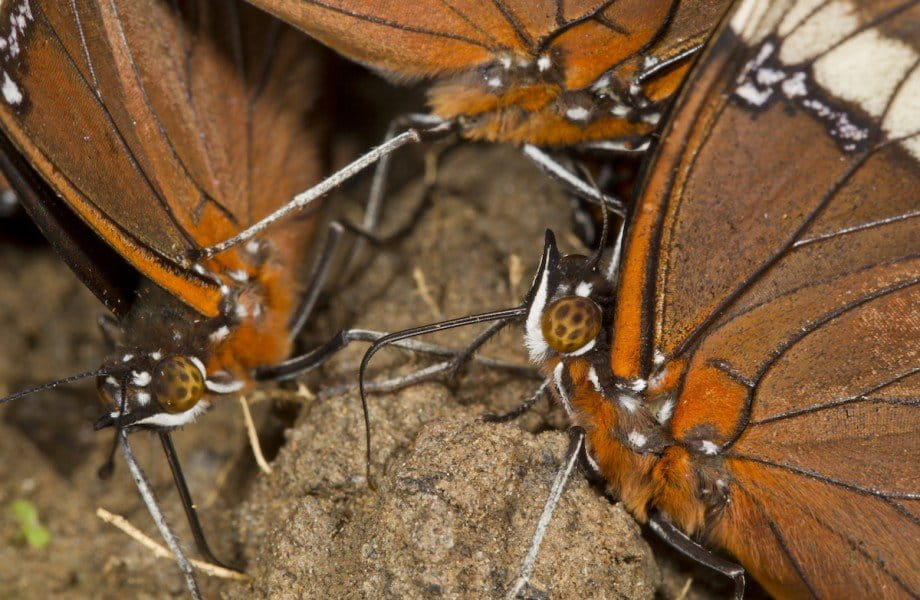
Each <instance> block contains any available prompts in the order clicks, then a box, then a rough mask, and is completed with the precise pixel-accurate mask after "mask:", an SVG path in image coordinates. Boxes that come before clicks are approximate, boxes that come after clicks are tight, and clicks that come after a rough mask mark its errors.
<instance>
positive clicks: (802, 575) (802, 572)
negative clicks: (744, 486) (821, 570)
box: [749, 494, 820, 598]
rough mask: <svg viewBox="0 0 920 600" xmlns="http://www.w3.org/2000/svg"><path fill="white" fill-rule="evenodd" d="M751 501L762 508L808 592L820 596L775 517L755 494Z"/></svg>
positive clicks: (778, 542) (762, 512) (761, 513)
mask: <svg viewBox="0 0 920 600" xmlns="http://www.w3.org/2000/svg"><path fill="white" fill-rule="evenodd" d="M749 498H750V499H751V502H753V503H754V504H756V505H757V508H758V509H760V515H761V517H763V520H764V521H765V522H766V523H767V526H768V527H769V528H770V532H771V533H772V534H773V537H774V538H775V539H776V544H777V545H778V546H779V547H780V550H782V551H783V554H785V555H786V558H787V559H788V560H789V564H790V565H792V568H793V569H794V570H795V573H796V575H798V576H799V579H801V580H802V583H803V584H805V587H806V588H808V592H809V593H810V594H811V595H812V597H814V598H820V596H819V595H818V592H817V591H816V590H815V586H814V585H812V583H811V580H810V579H809V578H808V575H806V574H805V569H803V568H802V565H801V564H800V563H799V561H798V560H796V558H795V556H793V555H792V550H790V549H789V544H787V543H786V538H784V537H783V534H782V533H780V531H779V527H777V525H776V523H775V522H774V521H773V519H771V518H770V516H769V515H767V510H766V508H764V506H763V505H762V504H761V503H760V502H758V501H757V500H756V499H755V498H754V497H753V496H750V494H749Z"/></svg>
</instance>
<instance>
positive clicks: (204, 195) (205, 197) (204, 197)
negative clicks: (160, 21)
mask: <svg viewBox="0 0 920 600" xmlns="http://www.w3.org/2000/svg"><path fill="white" fill-rule="evenodd" d="M228 5H229V6H234V7H235V6H236V5H235V4H232V3H228ZM113 10H115V8H114V7H113ZM118 26H119V28H121V19H120V18H119V19H118ZM121 37H122V39H123V40H125V52H127V53H128V55H129V56H131V61H130V64H131V72H132V73H134V77H135V79H136V81H137V83H138V89H140V90H141V92H142V94H143V95H142V98H143V100H144V104H145V105H146V106H147V110H148V111H149V113H150V116H151V118H152V119H153V122H154V123H155V124H156V126H157V130H158V131H159V132H160V138H161V140H162V141H163V144H164V145H165V146H166V147H167V148H169V152H170V154H171V155H172V157H173V158H174V159H175V161H176V163H177V164H178V165H179V166H180V167H182V172H183V173H185V176H186V178H187V179H188V181H189V182H190V183H191V184H192V185H193V186H194V187H195V189H197V190H198V193H199V194H201V199H200V201H201V202H205V203H210V204H213V205H214V206H215V207H216V208H217V209H218V210H219V211H220V212H221V213H222V214H223V215H224V216H225V217H226V218H227V219H228V220H229V221H230V222H231V223H233V224H234V225H236V226H239V220H238V219H237V217H236V216H235V215H234V214H233V213H232V212H231V211H230V210H229V209H228V208H227V207H226V206H224V205H223V203H221V202H220V201H219V200H217V199H216V198H214V197H213V196H211V195H210V194H209V193H208V192H207V191H205V189H204V187H203V186H202V185H201V183H200V182H199V181H198V180H197V179H195V177H194V176H193V175H192V172H191V170H190V169H189V168H188V165H187V164H186V163H185V161H184V160H182V156H181V155H180V154H179V152H178V150H176V146H175V144H173V141H172V139H171V138H170V137H169V134H168V132H167V131H166V128H165V127H164V126H163V122H162V121H161V120H160V116H159V114H157V112H156V110H154V106H153V103H151V101H150V97H149V96H148V95H147V90H146V89H145V88H144V86H143V85H141V82H142V81H143V80H142V78H141V75H140V73H139V72H138V70H137V63H136V62H135V60H134V57H133V56H132V55H131V46H130V45H129V44H128V43H127V36H126V35H125V34H124V31H123V30H122V31H121ZM186 48H189V45H188V44H186ZM190 64H191V52H190V51H189V50H186V65H187V66H186V69H187V70H186V78H185V82H186V83H188V82H189V81H191V77H192V74H191V72H190V70H189V66H188V65H190ZM186 93H187V98H188V105H189V108H191V111H192V115H193V118H194V119H195V121H196V127H195V128H196V129H197V130H198V131H203V128H201V127H200V126H198V125H197V124H198V123H200V122H201V117H200V115H199V114H198V110H197V108H196V105H195V102H194V96H193V95H192V87H191V86H186ZM199 139H200V141H201V144H203V145H204V152H202V155H203V156H202V158H203V160H204V161H205V162H206V163H207V165H208V172H210V173H213V172H214V166H213V163H212V162H211V156H212V150H211V148H210V147H209V146H208V138H207V136H201V137H200V138H199ZM167 208H168V207H167ZM170 214H172V212H171V209H170ZM176 226H177V227H178V229H179V230H180V231H181V232H182V234H183V236H184V237H185V238H186V239H187V240H188V241H189V244H190V245H191V246H192V248H193V249H200V248H201V244H200V243H199V242H198V240H196V239H195V238H193V237H192V236H191V235H190V234H189V233H188V232H187V231H186V230H185V228H184V227H181V226H180V225H179V224H178V223H177V225H176Z"/></svg>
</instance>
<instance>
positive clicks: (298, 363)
mask: <svg viewBox="0 0 920 600" xmlns="http://www.w3.org/2000/svg"><path fill="white" fill-rule="evenodd" d="M386 335H388V334H386V333H383V332H380V331H371V330H368V329H343V330H341V331H339V332H338V333H336V334H335V335H334V336H332V338H330V339H329V341H327V342H326V343H325V344H323V345H321V346H319V347H317V348H314V349H313V350H311V351H309V352H307V353H306V354H301V355H300V356H295V357H293V358H290V359H288V360H286V361H284V362H281V363H278V364H275V365H264V366H261V367H258V368H257V369H256V371H255V375H254V377H255V379H256V380H257V381H286V380H290V379H296V378H297V377H299V376H301V375H304V374H306V373H308V372H310V371H312V370H313V369H315V368H317V367H319V366H321V365H322V364H324V363H325V362H326V361H328V360H329V359H330V358H332V357H333V356H335V355H336V354H337V353H338V352H339V351H341V350H343V349H344V348H345V347H346V346H348V345H349V344H351V343H352V342H376V341H377V340H379V339H381V338H383V337H385V336H386ZM391 345H393V346H396V347H397V348H402V349H404V350H411V351H413V352H420V353H422V354H428V355H431V356H438V357H448V358H455V357H456V356H458V355H459V354H462V353H463V352H464V350H455V349H452V348H446V347H444V346H439V345H437V344H428V343H425V342H419V341H416V340H399V341H396V342H393V343H392V344H391ZM471 360H473V361H474V362H476V363H479V364H482V365H484V366H486V367H490V368H496V369H502V370H505V371H509V372H512V373H517V374H520V375H523V376H525V377H528V376H534V377H536V376H537V371H536V370H535V369H533V368H532V367H530V366H525V365H519V364H516V363H509V362H505V361H499V360H493V359H489V358H479V357H473V358H472V359H471ZM452 365H453V361H445V362H441V363H438V364H437V365H433V367H432V368H436V371H435V372H433V373H432V374H438V375H440V374H442V373H445V372H448V371H449V370H450V368H451V367H452ZM407 377H411V375H410V376H407ZM430 378H431V374H429V375H428V376H427V377H426V380H427V379H430ZM401 380H402V379H400V380H392V382H391V383H389V384H388V385H387V386H386V387H384V388H381V389H376V388H373V387H372V386H369V387H368V390H369V391H374V392H378V391H392V390H393V389H398V387H406V385H411V384H412V383H417V382H418V381H419V380H418V379H417V378H416V379H415V380H414V381H412V382H410V383H406V384H403V385H399V382H400V381H401ZM392 385H397V386H398V387H391V386H392Z"/></svg>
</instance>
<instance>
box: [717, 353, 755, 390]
mask: <svg viewBox="0 0 920 600" xmlns="http://www.w3.org/2000/svg"><path fill="white" fill-rule="evenodd" d="M706 362H707V364H710V365H712V366H713V367H715V368H717V369H719V370H720V371H722V372H723V373H725V374H726V375H728V376H729V377H731V378H732V379H733V380H735V381H737V382H738V383H740V384H741V385H743V386H744V387H746V388H748V389H753V388H754V386H755V385H757V384H756V382H754V381H752V380H751V379H748V378H747V377H745V376H744V375H742V374H741V373H739V372H738V370H737V369H735V367H733V366H732V365H731V364H730V363H729V362H728V361H727V360H722V359H719V358H711V359H709V360H708V361H706Z"/></svg>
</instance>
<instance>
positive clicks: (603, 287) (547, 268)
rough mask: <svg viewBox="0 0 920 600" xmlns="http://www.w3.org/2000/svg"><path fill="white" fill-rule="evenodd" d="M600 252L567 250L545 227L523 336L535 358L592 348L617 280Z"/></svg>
mask: <svg viewBox="0 0 920 600" xmlns="http://www.w3.org/2000/svg"><path fill="white" fill-rule="evenodd" d="M599 262H600V261H599V260H597V256H591V257H587V256H583V255H579V254H569V255H566V256H562V255H560V253H559V250H558V249H557V248H556V240H555V236H554V235H553V233H552V232H551V231H547V232H546V242H545V245H544V249H543V258H542V260H541V261H540V268H539V269H538V270H537V274H536V278H535V280H534V283H533V286H532V288H531V289H532V292H531V295H530V297H529V298H528V310H527V321H526V328H525V336H524V340H525V343H526V345H527V349H528V351H529V353H530V357H531V360H533V361H534V362H542V361H544V360H546V359H547V358H548V357H549V356H551V355H554V354H556V355H568V356H573V355H574V356H577V355H580V354H583V353H585V352H589V351H590V350H592V349H593V348H594V347H596V345H597V344H598V342H599V341H600V339H601V337H603V335H604V331H605V329H606V327H605V325H606V324H607V323H608V321H609V313H610V306H611V291H612V283H611V282H610V280H609V276H608V274H607V273H605V272H604V271H603V270H602V269H601V268H600V266H599Z"/></svg>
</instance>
